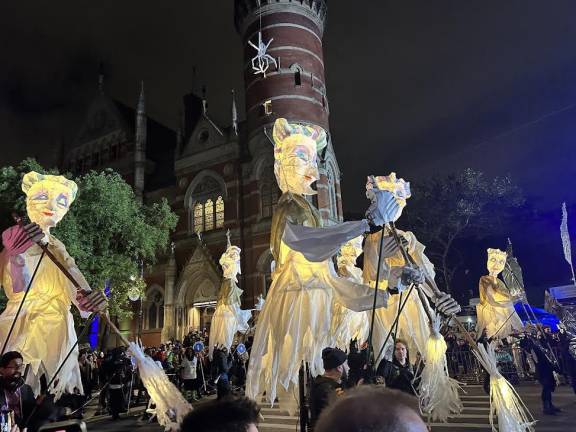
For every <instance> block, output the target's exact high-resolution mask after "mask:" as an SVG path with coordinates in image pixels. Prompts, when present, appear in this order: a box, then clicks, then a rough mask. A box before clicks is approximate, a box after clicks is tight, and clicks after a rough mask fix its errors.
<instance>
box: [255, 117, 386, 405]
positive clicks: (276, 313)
mask: <svg viewBox="0 0 576 432" xmlns="http://www.w3.org/2000/svg"><path fill="white" fill-rule="evenodd" d="M273 137H274V159H275V163H274V174H275V176H276V180H277V182H278V185H279V187H280V189H281V190H282V192H283V195H282V196H281V197H280V199H279V201H278V205H277V208H276V210H275V212H274V216H273V219H272V233H271V240H270V242H271V245H270V247H271V251H272V254H273V256H274V260H275V261H276V268H275V271H274V273H273V275H272V284H271V287H270V290H269V291H268V295H267V298H266V303H265V304H264V307H263V308H262V311H261V312H260V315H259V317H258V323H257V325H256V333H255V337H254V343H253V345H252V352H251V356H250V364H249V368H248V373H247V380H246V395H247V396H248V397H250V398H252V399H255V400H258V401H260V398H259V397H260V396H261V395H262V393H263V392H266V399H267V400H268V401H269V402H270V403H271V404H272V403H273V402H274V400H275V399H276V397H278V399H279V402H280V404H281V405H283V406H284V407H285V408H286V409H288V410H292V409H293V408H295V402H296V399H295V397H296V395H297V394H298V392H297V385H298V371H299V369H300V367H301V366H302V363H303V362H306V363H307V364H308V367H309V369H310V372H311V373H312V375H313V376H316V375H318V374H321V373H323V367H322V350H323V349H324V348H325V347H327V346H329V343H330V326H331V318H332V317H331V314H332V303H333V300H334V298H335V297H337V298H338V300H339V302H340V303H341V304H343V305H344V306H346V307H348V308H349V309H352V310H355V311H362V310H367V309H370V308H371V307H372V304H373V299H374V294H373V292H374V291H373V290H372V289H370V288H369V287H367V286H365V285H361V284H357V283H354V282H351V281H349V280H346V279H344V278H340V277H338V275H337V274H336V271H335V269H334V265H333V263H332V261H331V259H330V258H331V257H332V256H333V255H336V253H337V252H338V249H339V248H340V245H341V244H342V243H344V242H345V241H347V240H350V239H352V238H354V237H356V236H358V235H359V234H361V233H362V232H364V231H367V230H368V229H369V227H368V223H367V221H364V223H363V226H362V227H361V229H362V231H360V233H357V234H355V235H352V236H349V237H347V238H346V239H345V241H344V242H340V244H338V246H337V248H336V249H335V250H334V251H333V253H331V254H329V255H327V256H326V258H325V259H323V260H319V261H317V262H311V261H310V260H308V259H307V258H306V257H305V256H304V255H302V253H300V252H297V251H295V250H293V249H291V248H290V247H288V246H287V244H286V243H285V241H284V235H285V234H284V233H285V228H286V227H287V226H288V225H290V224H295V225H296V226H307V227H320V226H321V225H322V223H321V218H320V215H319V213H318V211H317V210H316V209H315V208H314V207H313V206H312V205H311V204H310V203H309V202H308V201H307V200H306V198H305V197H304V195H313V194H315V193H316V192H315V191H314V190H313V189H312V188H311V187H310V186H311V184H312V183H314V182H315V181H316V180H317V179H318V176H319V174H318V168H317V164H316V159H317V152H318V151H319V150H322V149H323V148H324V147H325V146H326V144H327V141H326V133H325V132H324V130H323V129H322V128H320V127H317V126H305V125H300V124H290V123H288V122H287V121H286V120H285V119H278V120H276V122H275V124H274V131H273ZM307 240H309V239H307ZM384 303H385V296H384V295H378V296H377V305H378V306H382V305H383V304H384Z"/></svg>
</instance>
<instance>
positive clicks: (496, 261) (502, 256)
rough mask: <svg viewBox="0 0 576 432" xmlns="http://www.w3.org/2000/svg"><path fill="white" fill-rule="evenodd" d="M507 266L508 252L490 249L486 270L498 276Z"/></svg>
mask: <svg viewBox="0 0 576 432" xmlns="http://www.w3.org/2000/svg"><path fill="white" fill-rule="evenodd" d="M505 265H506V252H504V251H501V250H499V249H488V262H487V263H486V268H487V269H488V272H489V273H490V274H491V275H493V276H498V275H499V274H500V273H501V272H502V270H504V267H505Z"/></svg>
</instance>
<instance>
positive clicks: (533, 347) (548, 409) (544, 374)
mask: <svg viewBox="0 0 576 432" xmlns="http://www.w3.org/2000/svg"><path fill="white" fill-rule="evenodd" d="M541 340H542V337H540V338H538V337H536V338H533V337H530V336H528V337H526V338H524V339H522V340H521V341H520V344H521V345H520V346H521V347H522V349H524V350H526V351H527V352H528V353H529V355H530V356H531V357H532V360H533V361H534V363H535V365H536V379H537V380H538V382H539V383H540V385H541V386H542V395H541V397H542V411H543V413H544V414H546V415H556V414H557V413H559V412H561V410H560V408H557V407H555V406H554V404H553V403H552V393H553V392H554V390H556V379H555V378H554V371H555V370H556V368H557V366H556V362H555V360H554V358H553V356H552V353H551V352H550V351H549V350H548V349H547V348H546V346H545V345H543V344H542V343H541V342H540V341H541Z"/></svg>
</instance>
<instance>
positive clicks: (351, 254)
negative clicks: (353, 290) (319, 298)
mask: <svg viewBox="0 0 576 432" xmlns="http://www.w3.org/2000/svg"><path fill="white" fill-rule="evenodd" d="M363 239H364V237H363V236H359V237H356V238H354V239H352V240H350V241H349V242H347V243H345V244H344V245H343V246H342V248H341V249H340V254H339V255H338V257H337V258H336V262H337V264H338V274H339V275H340V277H343V278H346V279H348V280H350V281H353V282H356V283H362V269H360V268H358V267H356V259H357V258H358V257H359V256H360V254H361V253H362V241H363ZM332 308H333V309H332V328H331V334H332V337H333V338H334V341H333V343H332V344H330V345H331V346H335V347H337V348H340V349H341V350H343V351H348V349H349V348H350V341H351V340H356V341H357V342H358V345H359V346H360V345H362V344H363V343H364V342H366V341H367V340H368V333H369V331H370V314H369V312H355V311H353V310H350V309H348V308H346V307H345V306H343V305H342V304H340V302H339V301H338V299H335V300H334V304H333V306H332Z"/></svg>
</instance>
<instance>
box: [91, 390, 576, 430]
mask: <svg viewBox="0 0 576 432" xmlns="http://www.w3.org/2000/svg"><path fill="white" fill-rule="evenodd" d="M464 391H465V393H463V394H462V402H463V404H464V411H463V412H462V413H461V414H460V415H457V416H454V417H452V418H450V420H449V421H448V423H432V424H430V427H431V430H432V431H433V432H455V431H465V432H466V431H478V432H482V431H486V432H488V431H490V430H491V428H490V422H489V419H488V415H489V412H490V400H489V398H488V396H487V395H486V394H485V393H484V391H483V389H482V387H481V386H480V385H466V386H464ZM516 391H517V392H518V393H519V394H520V397H521V398H522V400H523V401H524V403H525V404H526V406H527V407H528V409H529V410H530V412H531V413H532V415H533V416H534V418H535V419H536V420H537V423H536V427H535V428H536V431H537V432H568V431H571V430H575V429H576V395H574V393H573V392H572V389H571V388H570V387H568V386H560V387H559V388H558V389H557V390H556V392H555V393H554V396H553V401H554V404H555V405H556V406H557V407H559V408H561V409H562V413H560V414H558V415H556V416H545V415H543V414H542V408H541V403H540V386H539V385H538V384H536V383H523V384H520V385H518V386H516ZM200 403H202V402H200ZM144 408H145V407H143V406H140V407H136V408H133V409H131V414H130V415H126V414H124V415H122V416H121V418H120V419H119V420H116V421H114V420H112V419H111V418H110V416H108V415H105V416H94V413H93V411H94V409H92V408H90V407H89V408H88V409H87V412H86V416H85V417H86V424H87V428H88V431H102V432H115V431H135V430H138V432H161V431H163V428H161V427H160V426H159V425H158V424H157V423H155V422H153V423H148V422H146V421H142V420H139V414H141V413H142V412H143V410H144ZM262 416H263V419H262V421H261V422H260V424H259V425H258V429H259V430H260V431H261V432H286V431H295V432H296V431H298V430H299V427H298V417H296V416H292V415H289V414H288V413H286V412H283V411H281V410H280V409H279V408H277V407H274V408H270V407H266V406H263V407H262Z"/></svg>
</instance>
